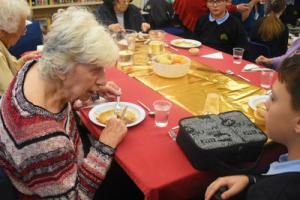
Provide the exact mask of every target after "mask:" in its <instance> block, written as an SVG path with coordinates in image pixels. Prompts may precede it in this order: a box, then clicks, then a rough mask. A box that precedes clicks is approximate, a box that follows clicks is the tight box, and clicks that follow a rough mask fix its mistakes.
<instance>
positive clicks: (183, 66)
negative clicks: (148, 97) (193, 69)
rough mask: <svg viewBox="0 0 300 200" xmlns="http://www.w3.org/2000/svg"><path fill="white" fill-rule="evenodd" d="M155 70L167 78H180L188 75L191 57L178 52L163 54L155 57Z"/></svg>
mask: <svg viewBox="0 0 300 200" xmlns="http://www.w3.org/2000/svg"><path fill="white" fill-rule="evenodd" d="M152 65H153V71H154V73H156V74H157V75H159V76H162V77H165V78H178V77H182V76H184V75H186V74H187V73H188V71H189V69H190V66H191V59H189V58H188V57H186V56H182V55H176V54H163V55H158V56H155V57H154V58H153V61H152Z"/></svg>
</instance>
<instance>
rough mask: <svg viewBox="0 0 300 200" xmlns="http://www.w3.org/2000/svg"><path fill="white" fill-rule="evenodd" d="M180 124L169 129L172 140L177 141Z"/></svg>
mask: <svg viewBox="0 0 300 200" xmlns="http://www.w3.org/2000/svg"><path fill="white" fill-rule="evenodd" d="M178 129H179V126H178V125H177V126H174V127H173V128H171V129H170V130H169V131H168V134H169V136H170V137H171V138H172V140H174V141H176V137H177V132H178Z"/></svg>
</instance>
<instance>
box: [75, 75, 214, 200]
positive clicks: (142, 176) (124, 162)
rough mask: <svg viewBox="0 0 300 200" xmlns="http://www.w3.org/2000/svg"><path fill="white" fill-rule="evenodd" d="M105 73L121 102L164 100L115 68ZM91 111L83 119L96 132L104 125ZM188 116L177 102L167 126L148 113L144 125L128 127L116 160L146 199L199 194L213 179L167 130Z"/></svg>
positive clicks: (84, 113)
mask: <svg viewBox="0 0 300 200" xmlns="http://www.w3.org/2000/svg"><path fill="white" fill-rule="evenodd" d="M106 76H107V79H108V80H113V81H115V82H116V83H117V84H118V85H119V86H121V88H122V101H126V102H132V103H136V100H141V101H142V102H144V103H145V104H147V105H149V106H150V107H152V105H151V104H152V102H153V101H154V100H157V99H164V97H163V96H161V95H160V94H158V93H157V92H154V91H153V90H151V89H150V88H148V87H146V86H145V85H143V84H142V83H140V82H138V81H137V80H135V79H133V78H130V77H129V76H127V75H126V74H123V73H122V72H120V71H118V70H116V69H109V70H107V71H106ZM88 111H89V109H82V110H80V114H81V119H82V121H83V123H84V124H85V125H86V126H87V128H88V129H89V130H90V131H91V133H93V134H97V133H99V132H100V131H101V128H99V127H97V126H96V125H93V124H92V123H91V122H90V121H89V119H88ZM186 116H190V113H188V112H186V111H185V110H183V109H182V108H180V107H179V106H177V105H174V104H173V106H172V109H171V113H170V118H169V125H168V127H166V128H157V127H155V125H154V119H153V118H151V117H149V116H146V119H145V120H144V121H143V122H142V123H141V124H139V125H137V126H135V127H131V128H129V130H128V135H127V136H126V138H125V140H124V141H123V142H122V143H121V145H120V146H119V147H118V149H117V151H116V154H115V158H116V160H117V162H118V163H119V164H120V165H121V167H122V168H123V169H124V170H125V171H126V173H127V174H128V175H129V176H130V177H131V178H132V179H133V180H134V182H135V183H136V184H137V186H138V187H139V188H140V189H141V190H142V192H143V193H144V194H145V197H146V198H147V199H189V198H192V197H195V196H197V195H198V194H199V193H200V192H201V190H204V189H205V188H206V186H207V184H208V182H209V181H211V180H212V179H213V176H212V175H211V174H209V173H202V172H199V171H196V170H195V169H194V168H193V167H192V166H191V164H190V163H189V161H188V160H187V158H186V157H185V155H184V154H183V152H182V151H181V149H180V148H179V146H178V145H177V144H176V143H175V142H174V141H173V140H172V139H171V138H170V137H169V135H168V133H167V131H168V130H169V129H170V128H171V127H173V126H176V125H177V123H178V120H179V119H180V118H182V117H186Z"/></svg>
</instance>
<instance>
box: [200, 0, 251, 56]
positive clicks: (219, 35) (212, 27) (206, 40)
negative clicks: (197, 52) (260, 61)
mask: <svg viewBox="0 0 300 200" xmlns="http://www.w3.org/2000/svg"><path fill="white" fill-rule="evenodd" d="M227 3H228V0H207V1H206V5H207V7H208V9H209V11H210V13H209V14H206V15H204V16H202V17H200V18H199V20H198V22H197V24H196V26H195V37H196V39H197V40H199V41H201V42H202V43H203V44H205V45H207V46H209V47H212V48H215V49H218V50H220V51H223V52H226V53H229V54H232V49H233V48H234V47H242V48H245V47H246V45H247V34H246V31H245V30H244V27H243V25H242V24H241V22H240V21H239V20H238V19H237V18H235V17H233V16H231V15H230V14H229V12H228V11H227V9H226V5H227Z"/></svg>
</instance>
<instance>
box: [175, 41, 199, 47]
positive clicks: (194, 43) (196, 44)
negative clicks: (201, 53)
mask: <svg viewBox="0 0 300 200" xmlns="http://www.w3.org/2000/svg"><path fill="white" fill-rule="evenodd" d="M170 43H171V44H172V45H173V46H175V47H180V48H192V47H200V46H201V42H199V41H197V40H190V39H175V40H172V41H171V42H170Z"/></svg>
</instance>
